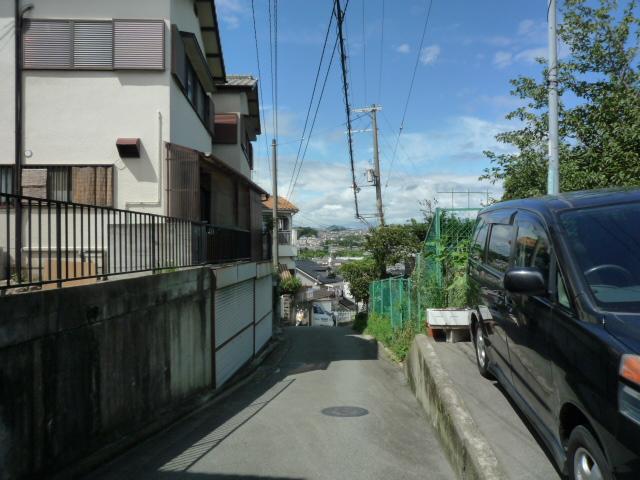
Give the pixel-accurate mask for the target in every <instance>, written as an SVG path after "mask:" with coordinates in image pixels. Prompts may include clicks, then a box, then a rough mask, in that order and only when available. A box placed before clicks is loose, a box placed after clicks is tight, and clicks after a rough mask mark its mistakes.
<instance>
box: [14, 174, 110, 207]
mask: <svg viewBox="0 0 640 480" xmlns="http://www.w3.org/2000/svg"><path fill="white" fill-rule="evenodd" d="M22 193H23V195H24V196H27V197H35V198H46V199H48V200H57V201H60V202H73V203H81V204H86V205H96V206H100V207H112V206H113V167H111V166H93V165H92V166H57V165H56V166H46V167H25V168H24V170H23V171H22Z"/></svg>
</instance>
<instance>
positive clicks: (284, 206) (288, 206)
mask: <svg viewBox="0 0 640 480" xmlns="http://www.w3.org/2000/svg"><path fill="white" fill-rule="evenodd" d="M262 209H263V210H262V215H263V218H264V223H265V224H267V225H268V224H269V223H270V222H272V221H273V220H272V218H273V216H272V210H273V197H269V198H268V199H267V200H265V201H263V202H262ZM296 213H298V207H296V206H295V205H294V204H293V203H291V202H290V201H289V200H287V199H286V198H284V197H278V258H279V260H280V265H281V268H285V269H286V270H288V271H289V272H290V273H291V274H294V273H295V269H296V257H297V256H298V235H297V233H298V232H297V230H296V229H295V228H293V216H294V215H295V214H296Z"/></svg>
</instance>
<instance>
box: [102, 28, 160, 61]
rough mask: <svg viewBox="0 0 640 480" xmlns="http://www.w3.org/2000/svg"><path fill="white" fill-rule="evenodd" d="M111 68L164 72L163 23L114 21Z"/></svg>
mask: <svg viewBox="0 0 640 480" xmlns="http://www.w3.org/2000/svg"><path fill="white" fill-rule="evenodd" d="M113 23H114V33H115V38H114V52H113V67H114V68H116V69H134V70H164V21H163V20H153V21H141V20H115V21H114V22H113Z"/></svg>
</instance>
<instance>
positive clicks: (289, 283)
mask: <svg viewBox="0 0 640 480" xmlns="http://www.w3.org/2000/svg"><path fill="white" fill-rule="evenodd" d="M300 288H302V282H301V281H300V279H299V278H298V277H288V278H285V279H284V280H282V282H281V283H280V292H281V293H282V294H284V295H294V294H295V293H296V292H297V291H298V290H300Z"/></svg>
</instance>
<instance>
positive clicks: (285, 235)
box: [278, 230, 291, 245]
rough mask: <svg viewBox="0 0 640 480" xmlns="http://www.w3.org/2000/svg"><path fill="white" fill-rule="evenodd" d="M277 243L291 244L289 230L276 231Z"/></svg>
mask: <svg viewBox="0 0 640 480" xmlns="http://www.w3.org/2000/svg"><path fill="white" fill-rule="evenodd" d="M278 244H279V245H291V231H290V230H280V231H279V232H278Z"/></svg>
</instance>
